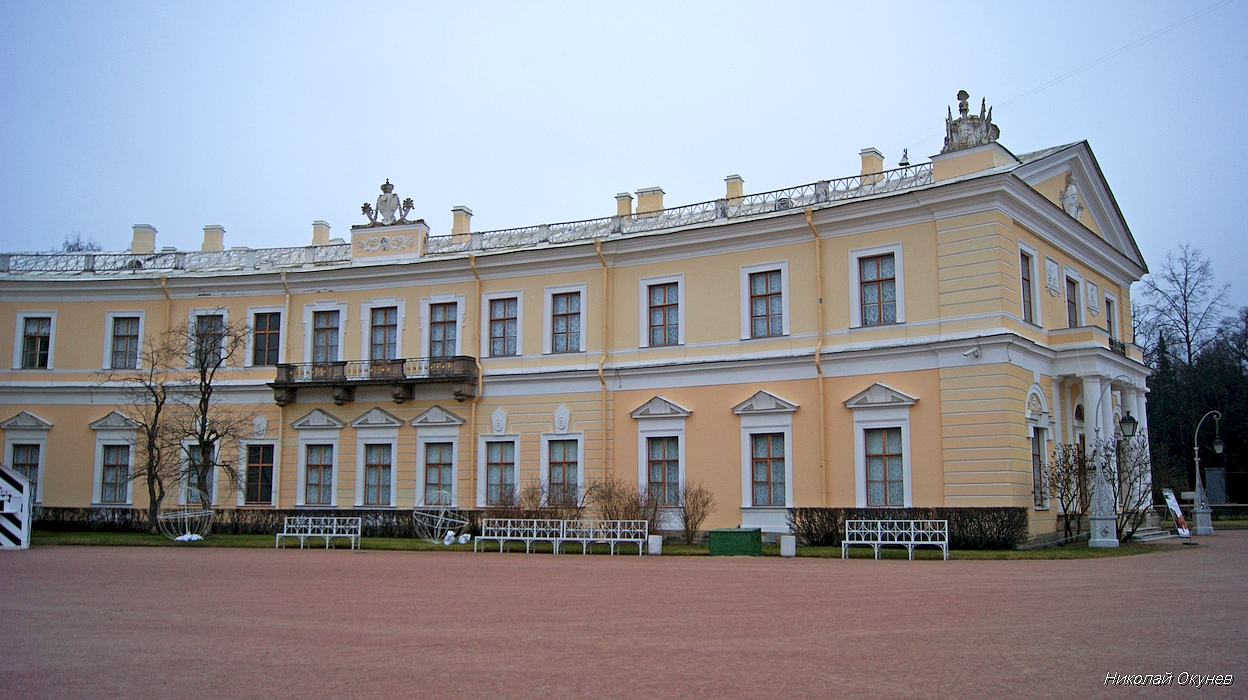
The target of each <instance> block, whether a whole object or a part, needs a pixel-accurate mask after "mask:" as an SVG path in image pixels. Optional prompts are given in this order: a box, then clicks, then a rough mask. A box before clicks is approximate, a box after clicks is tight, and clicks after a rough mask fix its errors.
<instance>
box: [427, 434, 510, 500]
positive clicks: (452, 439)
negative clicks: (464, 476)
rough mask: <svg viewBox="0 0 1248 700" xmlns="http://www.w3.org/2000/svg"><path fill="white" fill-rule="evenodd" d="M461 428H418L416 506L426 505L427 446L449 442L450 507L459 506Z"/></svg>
mask: <svg viewBox="0 0 1248 700" xmlns="http://www.w3.org/2000/svg"><path fill="white" fill-rule="evenodd" d="M459 428H460V426H459V425H436V426H435V425H430V426H421V427H419V428H416V503H415V506H416V507H417V508H422V507H424V506H425V459H426V458H427V457H428V455H427V454H426V453H425V446H426V445H427V444H429V443H447V442H449V443H451V505H450V506H449V507H451V508H458V507H459ZM517 454H518V453H517ZM519 468H520V464H519V457H517V458H516V469H517V470H518V469H519ZM482 493H484V491H483V492H482ZM434 507H437V506H434Z"/></svg>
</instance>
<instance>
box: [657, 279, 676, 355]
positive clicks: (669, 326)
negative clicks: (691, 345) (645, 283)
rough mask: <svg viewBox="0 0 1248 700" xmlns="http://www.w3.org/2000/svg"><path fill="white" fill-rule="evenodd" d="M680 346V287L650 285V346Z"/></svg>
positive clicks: (671, 284) (672, 284) (673, 283)
mask: <svg viewBox="0 0 1248 700" xmlns="http://www.w3.org/2000/svg"><path fill="white" fill-rule="evenodd" d="M679 344H680V285H678V284H677V283H675V282H669V283H667V284H652V285H650V346H651V347H654V346H656V345H679Z"/></svg>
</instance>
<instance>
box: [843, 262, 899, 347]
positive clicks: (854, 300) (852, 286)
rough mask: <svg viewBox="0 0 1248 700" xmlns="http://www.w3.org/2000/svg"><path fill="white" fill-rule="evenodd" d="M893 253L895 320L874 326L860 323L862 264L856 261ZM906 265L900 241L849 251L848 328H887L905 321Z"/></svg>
mask: <svg viewBox="0 0 1248 700" xmlns="http://www.w3.org/2000/svg"><path fill="white" fill-rule="evenodd" d="M889 253H892V255H893V274H894V275H895V278H894V279H896V280H897V322H896V323H880V324H877V325H874V326H864V325H862V265H861V264H859V262H858V261H860V260H862V259H863V258H874V257H875V256H877V255H888V254H889ZM905 271H906V267H905V260H904V259H903V258H902V246H901V243H889V244H887V245H877V246H872V247H870V248H856V249H854V250H851V251H849V303H850V307H849V319H850V320H849V327H850V328H888V327H890V326H900V325H902V324H904V323H905V322H906V272H905Z"/></svg>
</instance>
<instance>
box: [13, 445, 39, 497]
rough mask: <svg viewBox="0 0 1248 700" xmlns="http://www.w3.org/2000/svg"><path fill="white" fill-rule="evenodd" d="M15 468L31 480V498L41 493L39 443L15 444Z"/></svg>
mask: <svg viewBox="0 0 1248 700" xmlns="http://www.w3.org/2000/svg"><path fill="white" fill-rule="evenodd" d="M13 470H14V471H16V472H17V473H18V474H21V475H22V476H24V477H26V480H27V481H29V482H30V500H31V502H34V500H35V498H37V497H38V495H39V445H13Z"/></svg>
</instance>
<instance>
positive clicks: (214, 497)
mask: <svg viewBox="0 0 1248 700" xmlns="http://www.w3.org/2000/svg"><path fill="white" fill-rule="evenodd" d="M198 444H199V443H198V442H196V441H195V440H193V439H190V438H187V439H185V440H183V441H182V449H181V450H180V451H179V453H178V485H179V486H189V485H190V483H191V472H190V469H191V448H192V447H195V446H196V445H198ZM212 449H213V450H215V451H216V453H217V454H216V455H214V456H213V460H212V461H213V468H212V493H210V494H208V502H209V503H211V504H212V505H214V506H215V505H220V504H221V501H220V500H219V499H218V496H219V495H220V494H221V478H220V477H221V474H220V467H219V466H218V464H219V462H218V460H219V458H220V454H221V445H220V444H215V445H213V446H212ZM178 505H180V506H184V505H186V491H184V490H182V489H178Z"/></svg>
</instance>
